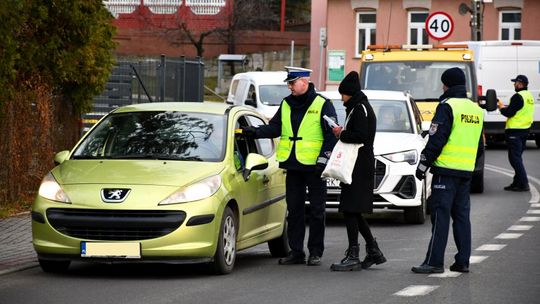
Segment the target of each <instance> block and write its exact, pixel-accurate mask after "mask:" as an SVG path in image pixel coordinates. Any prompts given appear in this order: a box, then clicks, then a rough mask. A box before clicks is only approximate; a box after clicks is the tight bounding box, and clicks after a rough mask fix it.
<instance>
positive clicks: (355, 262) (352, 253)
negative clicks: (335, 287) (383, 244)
mask: <svg viewBox="0 0 540 304" xmlns="http://www.w3.org/2000/svg"><path fill="white" fill-rule="evenodd" d="M359 251H360V248H359V247H358V245H354V246H350V247H349V249H347V251H345V258H343V260H341V262H339V263H334V264H332V266H330V270H333V271H351V270H361V268H360V259H359V257H358V252H359Z"/></svg>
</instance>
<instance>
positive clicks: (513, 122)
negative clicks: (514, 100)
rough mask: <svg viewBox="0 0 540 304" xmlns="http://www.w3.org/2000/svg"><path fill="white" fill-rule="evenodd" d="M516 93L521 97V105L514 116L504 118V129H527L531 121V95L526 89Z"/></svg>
mask: <svg viewBox="0 0 540 304" xmlns="http://www.w3.org/2000/svg"><path fill="white" fill-rule="evenodd" d="M518 94H519V95H521V98H523V107H522V108H521V109H519V111H517V112H516V114H515V115H514V116H512V117H510V118H508V119H507V120H506V129H528V128H530V127H531V125H532V123H533V116H534V97H533V95H532V94H531V92H529V91H527V90H521V91H519V92H518Z"/></svg>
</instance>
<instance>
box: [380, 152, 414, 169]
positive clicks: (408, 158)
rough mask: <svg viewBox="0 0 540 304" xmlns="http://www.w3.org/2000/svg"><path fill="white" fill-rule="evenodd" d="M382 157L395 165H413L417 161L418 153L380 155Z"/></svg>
mask: <svg viewBox="0 0 540 304" xmlns="http://www.w3.org/2000/svg"><path fill="white" fill-rule="evenodd" d="M382 157H384V158H386V159H388V160H389V161H392V162H395V163H401V162H408V163H409V164H411V165H415V164H416V162H417V161H418V153H417V152H416V150H409V151H403V152H397V153H392V154H385V155H382Z"/></svg>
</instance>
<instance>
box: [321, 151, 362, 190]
mask: <svg viewBox="0 0 540 304" xmlns="http://www.w3.org/2000/svg"><path fill="white" fill-rule="evenodd" d="M363 145H364V144H348V143H344V142H342V141H341V140H340V141H338V142H337V144H336V145H335V146H334V149H333V150H332V155H331V156H330V159H329V160H328V163H326V168H324V171H323V173H322V176H323V177H332V178H335V179H337V180H339V181H340V182H342V183H345V184H350V183H351V182H352V173H353V170H354V163H356V158H357V157H358V149H360V147H362V146H363Z"/></svg>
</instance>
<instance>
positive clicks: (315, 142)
mask: <svg viewBox="0 0 540 304" xmlns="http://www.w3.org/2000/svg"><path fill="white" fill-rule="evenodd" d="M324 102H325V99H324V98H322V97H321V96H317V97H315V99H314V100H313V102H312V103H311V105H310V106H309V108H308V110H307V112H306V114H305V115H304V118H302V122H301V123H300V127H299V128H298V134H297V135H296V138H294V134H293V129H292V124H291V107H290V106H289V104H288V103H287V102H285V101H284V102H283V103H282V104H281V138H280V140H279V145H278V148H277V161H279V162H283V161H286V160H287V159H288V158H289V156H290V154H291V151H292V147H293V144H295V151H296V153H295V156H296V159H297V160H298V161H299V162H300V163H301V164H304V165H315V164H316V163H317V157H319V153H320V152H321V148H322V144H323V139H324V137H323V132H322V129H321V111H322V107H323V104H324Z"/></svg>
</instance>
